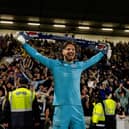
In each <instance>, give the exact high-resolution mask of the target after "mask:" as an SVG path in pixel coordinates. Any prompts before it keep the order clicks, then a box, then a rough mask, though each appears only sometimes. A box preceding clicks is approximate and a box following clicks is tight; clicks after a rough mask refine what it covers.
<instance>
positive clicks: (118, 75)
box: [0, 34, 129, 129]
mask: <svg viewBox="0 0 129 129" xmlns="http://www.w3.org/2000/svg"><path fill="white" fill-rule="evenodd" d="M104 42H105V43H107V42H108V43H110V45H111V48H112V57H111V59H110V60H109V61H107V59H106V57H104V58H103V59H102V60H101V61H100V62H99V63H98V64H96V65H94V66H93V67H92V68H89V69H88V70H86V71H84V72H83V74H82V76H81V84H80V86H81V98H82V105H83V108H84V114H85V116H91V114H92V107H93V104H92V103H93V102H94V99H95V96H96V93H97V92H98V91H99V93H100V94H101V96H102V99H105V94H106V93H107V92H110V93H112V95H113V98H114V100H116V102H117V104H118V106H117V112H116V114H117V115H120V117H121V118H123V117H122V116H125V117H126V116H128V115H129V42H118V43H116V44H115V45H114V44H113V42H109V41H104ZM29 43H30V44H31V45H33V47H35V48H36V49H37V50H38V51H39V52H41V53H42V54H43V55H46V56H48V57H51V58H54V59H56V58H60V59H61V58H62V57H61V56H60V54H59V53H60V51H61V47H62V44H63V42H61V41H52V40H45V39H44V40H30V41H29ZM77 52H78V54H77V60H86V59H88V58H90V57H91V56H93V55H94V54H95V53H96V51H94V50H91V49H89V48H86V47H84V46H79V45H78V48H77ZM0 60H1V61H0V98H2V96H4V95H5V94H7V93H8V92H9V91H12V90H14V89H15V88H17V86H18V85H20V82H19V80H20V78H23V79H24V80H25V81H26V84H27V86H28V88H30V89H32V90H35V92H36V96H37V100H38V102H39V109H40V111H41V116H40V117H41V118H40V119H41V121H42V126H43V127H44V129H48V128H49V127H50V126H51V124H52V116H53V106H52V101H53V87H54V84H53V77H52V74H51V72H50V71H49V69H48V68H46V67H45V66H43V65H41V64H40V63H39V62H37V61H35V60H33V59H32V58H31V57H30V56H28V55H27V54H26V53H25V51H24V50H23V49H22V48H21V46H20V45H18V43H17V41H16V40H15V39H14V38H13V35H12V34H10V35H5V36H0ZM69 90H70V89H69ZM1 92H2V93H3V94H2V93H1Z"/></svg>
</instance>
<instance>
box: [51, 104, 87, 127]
mask: <svg viewBox="0 0 129 129" xmlns="http://www.w3.org/2000/svg"><path fill="white" fill-rule="evenodd" d="M69 128H71V129H86V126H85V119H84V113H83V109H82V106H79V105H61V106H55V110H54V116H53V129H69Z"/></svg>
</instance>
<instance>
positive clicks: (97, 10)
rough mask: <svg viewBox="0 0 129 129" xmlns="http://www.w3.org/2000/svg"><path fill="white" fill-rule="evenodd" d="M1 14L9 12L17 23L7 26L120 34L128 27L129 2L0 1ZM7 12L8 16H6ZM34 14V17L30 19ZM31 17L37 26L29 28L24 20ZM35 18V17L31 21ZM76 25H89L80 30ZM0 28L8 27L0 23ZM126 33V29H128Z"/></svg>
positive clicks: (92, 0)
mask: <svg viewBox="0 0 129 129" xmlns="http://www.w3.org/2000/svg"><path fill="white" fill-rule="evenodd" d="M0 14H1V15H0V16H1V20H7V18H3V17H4V16H3V15H5V14H6V15H7V14H8V15H12V16H13V17H14V19H13V20H14V21H15V22H16V23H17V24H15V25H14V26H12V27H11V26H8V28H9V29H12V28H14V29H16V28H18V29H23V28H25V29H31V30H41V31H58V32H72V33H90V34H104V35H123V36H128V33H123V32H124V29H128V28H129V1H110V0H108V1H104V0H99V1H98V0H79V1H76V0H74V1H73V0H69V1H67V0H60V1H59V0H53V1H52V0H51V1H50V0H36V1H33V0H28V1H27V0H21V1H18V0H13V1H11V0H1V1H0ZM8 15H7V17H8ZM32 17H33V18H32ZM29 18H32V19H33V20H31V21H32V22H33V21H34V22H39V23H41V24H42V25H40V27H37V28H36V27H28V26H25V23H26V22H28V19H29ZM34 19H37V20H34ZM53 24H61V25H62V24H65V25H66V26H67V27H66V28H65V29H63V28H62V29H55V28H53V27H52V25H53ZM78 26H84V27H90V29H87V28H86V30H85V29H80V30H78V29H77V27H78ZM0 27H1V28H5V27H7V25H6V26H4V25H2V26H1V25H0ZM102 27H105V28H113V29H114V30H113V31H110V32H109V31H108V32H107V31H106V32H104V31H101V30H102ZM127 32H128V31H127Z"/></svg>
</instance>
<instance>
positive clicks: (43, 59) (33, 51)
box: [16, 35, 53, 68]
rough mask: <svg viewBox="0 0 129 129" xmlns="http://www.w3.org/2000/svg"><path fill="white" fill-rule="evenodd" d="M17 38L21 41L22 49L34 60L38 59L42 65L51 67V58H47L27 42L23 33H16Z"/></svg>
mask: <svg viewBox="0 0 129 129" xmlns="http://www.w3.org/2000/svg"><path fill="white" fill-rule="evenodd" d="M16 38H17V40H18V41H19V42H20V43H21V45H22V47H23V49H24V50H25V51H26V52H27V53H28V54H29V55H30V56H31V57H32V58H34V59H35V60H37V61H39V62H40V63H42V64H43V65H45V66H47V67H48V68H51V67H52V66H53V59H50V58H47V57H46V56H43V55H41V54H40V53H39V52H38V51H37V50H36V49H34V48H33V47H31V46H30V45H29V44H27V42H26V39H25V37H24V36H23V35H17V37H16Z"/></svg>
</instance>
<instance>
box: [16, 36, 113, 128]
mask: <svg viewBox="0 0 129 129" xmlns="http://www.w3.org/2000/svg"><path fill="white" fill-rule="evenodd" d="M17 40H18V41H19V42H20V43H21V44H22V47H23V49H24V50H25V51H26V52H27V53H28V54H29V55H30V56H31V57H33V58H34V59H35V60H37V61H39V62H40V63H42V64H43V65H45V66H46V67H48V68H49V69H50V70H51V72H52V74H53V78H54V101H53V105H54V107H55V109H54V116H53V129H68V128H70V129H85V128H86V126H85V120H84V114H83V108H82V105H81V97H80V77H81V73H82V71H84V70H85V69H88V68H89V67H91V66H93V65H94V64H96V63H97V62H99V61H100V60H101V59H102V58H103V57H104V55H105V54H107V53H108V55H109V56H110V51H111V50H109V49H110V47H109V46H108V49H107V50H106V51H105V50H101V52H99V53H98V54H96V55H95V56H93V57H91V58H90V59H88V60H86V61H80V62H78V61H75V56H76V45H75V44H74V43H73V42H70V41H68V42H66V44H65V45H64V46H63V49H62V55H63V60H57V59H56V60H55V59H51V58H48V57H46V56H43V55H41V54H40V53H39V52H38V51H37V50H35V49H34V48H32V47H31V46H30V45H29V44H27V43H26V39H25V36H24V35H17ZM108 58H109V57H108Z"/></svg>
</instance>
